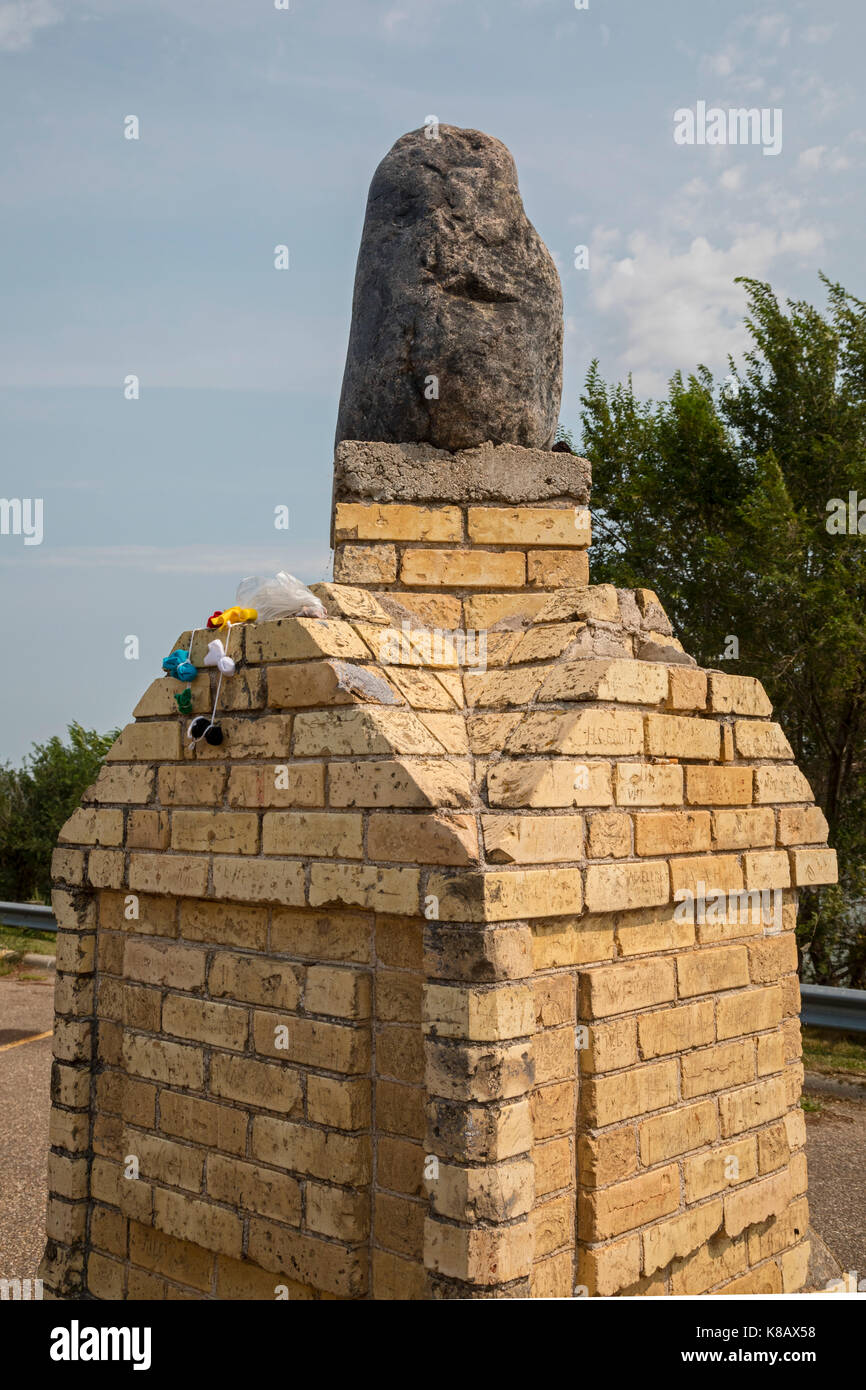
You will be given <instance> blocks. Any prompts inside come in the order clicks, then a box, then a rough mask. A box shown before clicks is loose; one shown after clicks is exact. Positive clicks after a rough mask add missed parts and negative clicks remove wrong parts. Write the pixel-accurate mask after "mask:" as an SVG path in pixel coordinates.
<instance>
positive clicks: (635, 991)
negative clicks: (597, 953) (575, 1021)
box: [578, 960, 676, 1019]
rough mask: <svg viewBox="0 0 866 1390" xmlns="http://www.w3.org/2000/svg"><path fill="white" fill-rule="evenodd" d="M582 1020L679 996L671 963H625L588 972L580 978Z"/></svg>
mask: <svg viewBox="0 0 866 1390" xmlns="http://www.w3.org/2000/svg"><path fill="white" fill-rule="evenodd" d="M578 987H579V997H580V1015H581V1017H582V1018H587V1019H596V1018H606V1017H609V1016H610V1015H611V1014H622V1013H630V1012H631V1011H632V1010H633V1009H643V1008H646V1007H647V1006H649V1005H652V1004H661V1003H664V1002H666V1001H668V1000H672V999H674V998H675V996H676V983H675V979H674V967H673V961H671V960H642V961H622V962H617V964H616V965H605V966H600V967H599V968H598V969H597V970H587V971H584V972H582V973H581V974H580V975H579V977H578Z"/></svg>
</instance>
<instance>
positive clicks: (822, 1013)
mask: <svg viewBox="0 0 866 1390" xmlns="http://www.w3.org/2000/svg"><path fill="white" fill-rule="evenodd" d="M0 923H2V924H3V926H5V927H27V928H28V929H29V930H30V931H56V930H57V920H56V918H55V916H54V912H53V910H52V909H51V908H50V907H43V905H42V904H41V903H0ZM800 994H801V997H802V1009H801V1014H800V1016H801V1018H802V1020H803V1022H804V1023H805V1024H808V1026H809V1027H810V1028H839V1029H842V1030H843V1031H844V1032H846V1033H866V989H836V988H835V987H834V986H832V985H801V987H800Z"/></svg>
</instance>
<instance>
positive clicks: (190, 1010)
mask: <svg viewBox="0 0 866 1390" xmlns="http://www.w3.org/2000/svg"><path fill="white" fill-rule="evenodd" d="M162 1027H163V1031H164V1032H165V1033H168V1035H169V1036H170V1037H178V1038H190V1039H192V1040H193V1041H196V1042H204V1043H211V1044H213V1045H214V1046H215V1047H229V1048H233V1049H234V1050H235V1051H242V1050H243V1049H244V1048H245V1047H246V1042H247V1034H248V1032H249V1025H248V1017H247V1011H246V1009H235V1008H232V1007H231V1006H230V1005H228V1004H214V1003H211V1002H210V1001H209V1000H205V999H188V998H185V997H184V996H182V995H180V994H170V995H168V997H167V998H166V1000H165V1003H164V1004H163V1007H162Z"/></svg>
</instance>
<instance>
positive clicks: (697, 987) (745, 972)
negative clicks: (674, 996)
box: [677, 946, 749, 999]
mask: <svg viewBox="0 0 866 1390" xmlns="http://www.w3.org/2000/svg"><path fill="white" fill-rule="evenodd" d="M677 976H678V980H679V993H680V997H681V998H685V999H688V998H690V997H692V996H693V995H696V994H715V993H717V992H718V991H719V990H725V989H736V988H737V986H739V985H747V984H748V983H749V956H748V952H747V951H746V948H745V946H720V947H718V948H715V949H713V948H709V949H708V950H703V951H690V952H689V953H688V954H687V955H682V956H677Z"/></svg>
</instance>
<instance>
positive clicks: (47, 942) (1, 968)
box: [0, 925, 57, 975]
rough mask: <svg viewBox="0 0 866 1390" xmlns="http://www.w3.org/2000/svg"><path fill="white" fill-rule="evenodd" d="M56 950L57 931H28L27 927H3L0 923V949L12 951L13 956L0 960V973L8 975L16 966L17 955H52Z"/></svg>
mask: <svg viewBox="0 0 866 1390" xmlns="http://www.w3.org/2000/svg"><path fill="white" fill-rule="evenodd" d="M56 950H57V933H56V932H46V931H30V930H29V929H28V928H27V927H4V926H2V925H0V951H14V952H15V956H9V957H7V958H6V959H5V960H0V975H9V974H11V972H12V971H13V970H15V969H16V968H17V966H18V959H17V958H18V957H20V956H23V955H26V954H27V953H28V952H32V953H33V954H34V955H39V956H53V955H54V953H55V951H56Z"/></svg>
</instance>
